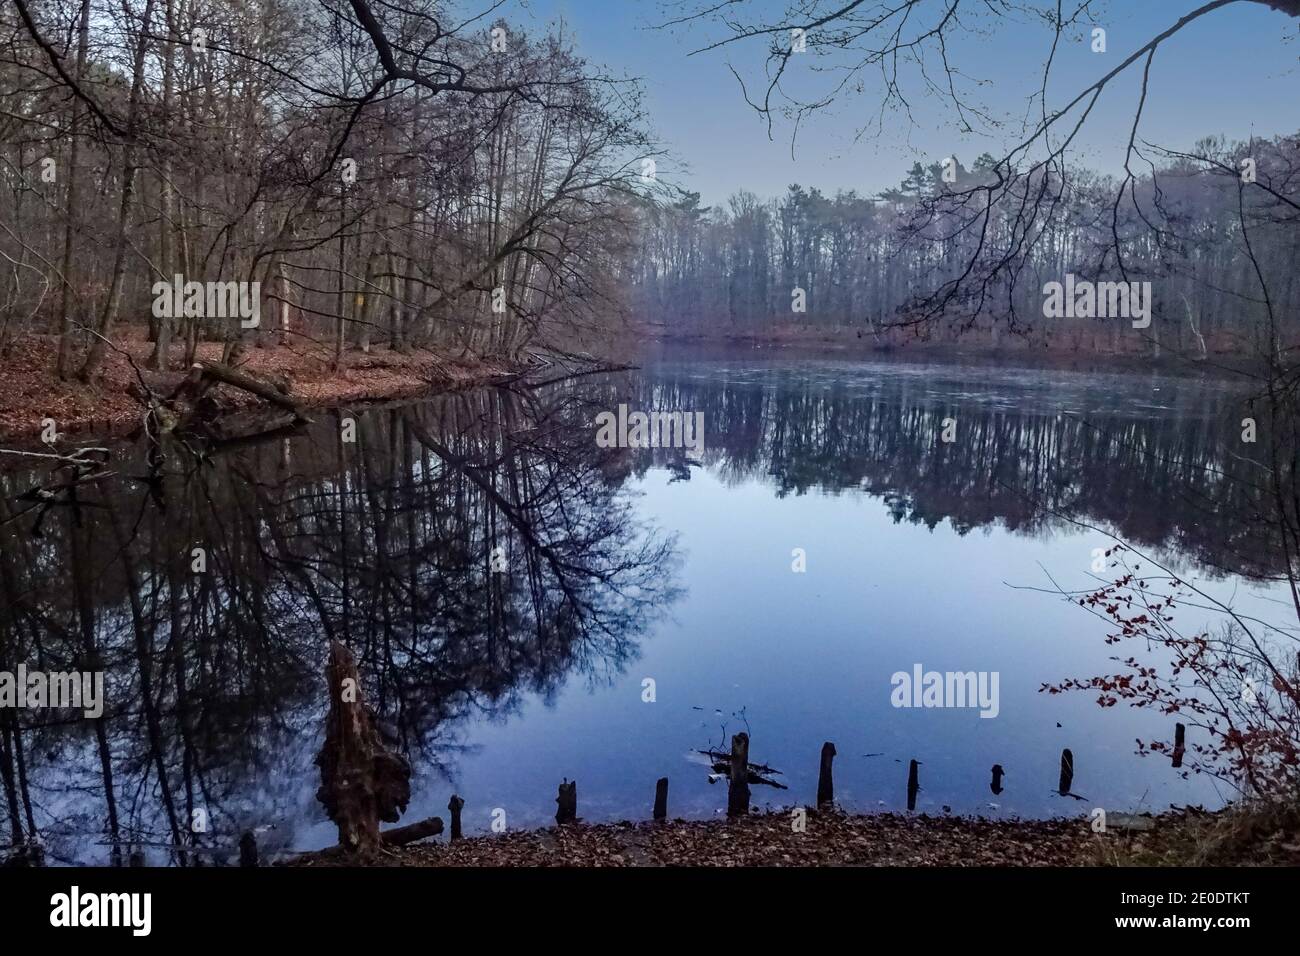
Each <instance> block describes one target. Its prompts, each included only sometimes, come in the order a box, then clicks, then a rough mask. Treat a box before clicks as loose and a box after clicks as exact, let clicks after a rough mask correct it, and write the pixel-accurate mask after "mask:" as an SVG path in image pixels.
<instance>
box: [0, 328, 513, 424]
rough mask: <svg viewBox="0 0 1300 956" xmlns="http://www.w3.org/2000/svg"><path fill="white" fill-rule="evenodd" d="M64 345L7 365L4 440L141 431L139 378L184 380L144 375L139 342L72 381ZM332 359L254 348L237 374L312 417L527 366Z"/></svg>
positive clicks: (445, 358) (0, 407) (39, 349)
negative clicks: (66, 376)
mask: <svg viewBox="0 0 1300 956" xmlns="http://www.w3.org/2000/svg"><path fill="white" fill-rule="evenodd" d="M57 347H58V346H57V341H56V339H55V338H54V337H52V336H30V337H28V338H27V339H25V340H24V341H23V342H22V343H21V344H19V345H17V346H15V347H14V348H12V349H11V350H10V352H9V354H8V355H7V356H5V357H3V358H0V382H3V384H4V389H3V394H0V442H6V443H27V444H33V443H37V442H40V441H41V440H42V432H43V431H44V430H45V428H46V421H47V420H52V421H53V422H54V425H55V428H56V430H57V432H58V434H59V435H60V436H63V435H65V434H66V435H69V436H72V435H75V436H77V437H78V438H81V439H90V438H96V439H99V438H103V439H111V438H121V437H124V436H126V435H128V434H130V433H131V432H132V431H134V430H135V429H136V428H138V427H139V426H140V420H141V416H142V414H143V412H144V411H145V409H144V407H143V406H142V404H141V402H140V401H139V400H138V399H137V398H135V397H132V394H131V392H132V391H133V390H135V389H138V384H137V383H138V379H139V377H141V376H143V377H144V380H145V382H146V383H147V384H148V385H149V387H150V388H151V389H154V390H156V391H170V390H171V389H172V388H174V387H175V386H176V385H177V384H178V383H179V382H180V381H181V380H182V379H183V378H184V377H185V374H186V373H185V372H183V371H174V372H168V373H158V372H148V371H144V369H145V366H146V361H147V359H148V355H149V351H150V350H151V349H152V345H151V344H150V343H149V342H147V341H145V339H144V337H143V336H137V337H133V338H130V339H127V340H125V341H123V342H122V343H121V344H120V345H119V346H118V348H117V349H114V350H112V351H110V352H109V353H108V355H107V356H106V358H105V360H104V366H103V373H102V375H101V376H100V377H99V378H98V379H97V380H96V381H95V382H93V383H91V384H89V385H83V384H81V383H79V382H77V381H75V380H73V381H68V382H64V381H61V380H60V379H59V378H57V377H56V375H55V374H54V355H55V353H56V350H57ZM221 350H222V343H220V342H211V343H205V344H203V345H201V346H200V347H199V350H198V354H197V359H198V360H200V361H206V362H215V361H217V360H219V359H220V357H221ZM332 359H333V353H332V351H331V350H330V349H329V347H328V346H325V345H319V344H316V343H312V342H305V341H304V342H297V343H294V344H289V345H273V346H268V347H266V348H254V349H249V350H248V351H247V352H245V353H244V354H243V355H242V356H241V357H240V359H239V360H238V362H237V363H236V367H237V368H238V369H239V370H240V371H241V372H245V373H249V374H251V375H254V376H259V377H267V378H272V379H275V380H278V381H282V382H287V384H288V385H289V387H290V389H291V394H292V397H293V399H294V400H295V401H296V402H297V404H298V405H300V406H301V407H302V408H304V409H307V408H320V407H324V406H331V405H341V404H345V403H363V402H371V401H382V400H388V399H397V398H407V397H414V396H419V395H423V394H435V393H438V392H444V391H453V390H457V389H462V388H473V387H476V386H480V385H487V384H490V383H492V382H493V381H498V380H500V379H503V378H507V377H509V376H512V375H515V374H517V373H518V372H519V370H520V368H521V366H520V365H519V364H518V363H514V362H508V361H505V360H502V359H488V358H470V357H466V358H459V357H452V356H450V355H446V354H440V353H439V352H437V351H431V350H426V349H411V350H407V351H395V350H392V349H389V348H387V347H385V346H374V347H372V348H371V349H370V351H369V352H362V351H360V350H352V351H349V352H347V353H345V354H344V357H343V365H342V367H341V368H340V369H338V370H335V369H334V368H333V367H332V364H331V363H332ZM132 362H134V363H135V367H133V365H132ZM220 401H221V403H222V405H223V407H225V408H227V409H228V410H231V411H235V410H240V409H246V408H252V407H254V406H256V405H258V404H259V401H260V400H259V399H258V398H257V397H256V396H254V395H251V394H249V393H247V392H243V391H239V390H235V389H231V388H226V387H223V388H221V397H220Z"/></svg>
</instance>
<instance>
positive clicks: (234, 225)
mask: <svg viewBox="0 0 1300 956" xmlns="http://www.w3.org/2000/svg"><path fill="white" fill-rule="evenodd" d="M440 17H441V14H440V13H439V7H438V6H437V5H434V4H417V5H416V6H415V7H413V8H411V9H406V8H398V7H393V6H389V5H384V6H382V7H381V6H379V5H375V7H374V10H372V9H371V6H370V5H368V4H366V3H363V2H360V0H357V2H354V3H348V2H346V0H339V2H324V3H318V2H315V0H278V2H274V3H246V2H242V0H142V2H138V3H137V2H131V3H126V4H114V3H101V2H97V0H76V2H63V0H57V2H46V0H17V2H16V4H14V5H9V4H6V6H5V8H4V10H3V12H0V107H2V109H0V182H2V183H3V192H2V193H0V256H3V259H4V263H5V266H6V268H5V269H4V270H3V279H0V288H2V289H3V291H2V293H0V354H3V353H4V352H5V351H6V350H10V349H13V348H14V347H15V346H16V345H19V344H21V343H23V342H24V339H25V337H27V336H28V335H29V334H30V333H34V332H35V333H45V334H49V335H57V337H58V345H57V373H58V375H59V377H60V378H63V379H73V378H75V379H78V380H81V381H83V382H85V381H90V380H91V379H92V378H94V376H95V375H96V372H97V370H99V368H100V366H101V363H102V362H103V360H104V357H105V353H106V352H108V351H109V350H110V349H112V348H113V347H114V343H115V342H116V341H117V340H119V339H120V338H126V339H130V338H131V337H133V336H134V337H144V338H147V340H148V341H149V342H150V343H151V347H150V349H149V350H148V353H147V365H148V367H149V368H150V369H155V370H165V369H167V368H168V367H171V366H176V365H189V364H190V363H191V362H192V361H193V360H194V357H195V354H196V350H197V348H198V346H199V343H200V342H220V343H221V348H222V352H221V355H222V359H223V360H224V361H230V359H231V357H232V355H235V356H236V357H237V356H238V354H239V353H240V351H241V350H245V349H248V348H250V347H262V346H266V345H269V344H275V343H281V344H283V343H289V344H298V345H302V344H304V343H307V342H310V343H313V344H315V345H316V346H318V347H322V348H326V349H328V350H329V351H330V352H331V354H332V356H333V360H334V363H335V365H337V364H338V363H339V362H340V361H341V360H342V357H343V355H344V353H345V351H351V350H358V351H360V352H361V353H368V352H369V351H370V350H371V349H372V347H374V346H378V345H384V346H387V347H389V348H391V349H393V350H397V351H405V350H409V349H412V348H437V349H442V350H445V351H446V352H449V353H456V354H466V353H470V354H475V355H478V354H485V353H491V354H502V355H511V356H514V355H519V354H520V353H522V352H523V351H524V350H525V349H527V348H528V347H529V346H530V345H531V344H533V343H540V342H549V343H551V344H556V345H559V344H562V343H563V342H566V341H572V340H576V339H580V338H581V336H582V335H583V334H584V333H585V332H589V331H591V330H593V329H595V328H597V327H603V326H604V325H605V324H606V318H605V313H606V311H607V302H608V300H609V299H610V297H611V294H612V290H611V288H610V279H609V277H610V276H611V275H612V274H614V273H615V272H616V270H615V268H614V262H615V260H616V259H617V258H618V257H619V256H620V255H622V254H624V252H625V248H626V241H627V238H628V231H627V228H626V227H627V224H628V222H629V220H630V217H629V215H628V211H627V210H628V208H629V204H630V202H631V200H632V198H633V196H634V195H635V191H636V189H637V188H639V187H640V170H641V166H640V159H641V158H643V157H646V156H649V155H651V154H652V153H653V152H654V145H653V143H652V142H651V140H650V134H649V133H648V131H647V126H646V123H645V122H644V117H643V116H642V115H641V112H640V109H639V106H638V91H637V89H636V86H635V84H633V83H630V82H626V81H620V80H616V79H612V78H610V77H607V76H604V75H602V74H601V73H600V72H598V71H597V70H595V69H594V68H593V67H591V66H590V65H589V64H587V63H586V62H584V61H583V60H582V58H581V57H580V56H579V54H578V53H577V52H576V51H575V50H574V49H573V48H572V45H571V44H570V43H569V41H568V40H567V39H566V37H565V35H564V32H563V29H562V28H561V27H558V26H557V27H556V28H555V29H553V30H551V31H550V32H545V33H538V34H536V35H525V34H523V33H519V32H514V30H512V28H511V27H509V26H508V25H507V24H506V23H505V22H504V21H495V22H493V21H490V20H482V21H478V22H475V21H474V20H472V19H471V21H470V22H468V23H448V22H445V21H443V20H442V19H440ZM394 51H398V53H400V55H401V56H402V57H403V59H404V61H406V60H409V65H408V64H405V63H404V65H402V66H400V67H399V65H398V64H397V62H396V61H395V59H394V57H395V55H397V54H395V52H394ZM177 275H180V276H183V277H184V278H185V279H186V280H190V281H198V282H204V281H209V282H211V281H221V282H231V281H235V282H244V283H250V284H251V283H253V282H257V283H259V287H258V288H259V289H260V295H261V297H262V302H261V309H260V312H261V316H262V321H261V323H260V326H259V327H257V328H253V329H249V328H243V327H241V326H240V325H239V324H237V323H234V322H230V321H222V320H220V319H219V318H218V317H213V316H205V315H201V314H199V315H196V314H192V313H193V312H195V311H200V310H190V311H189V312H187V313H186V314H183V315H179V316H170V315H155V314H154V312H158V311H166V310H158V309H151V308H150V305H151V304H152V303H153V301H154V296H153V293H152V292H151V289H152V288H153V286H154V283H156V282H158V281H164V282H168V283H170V282H172V281H173V277H174V276H177ZM494 292H495V295H494Z"/></svg>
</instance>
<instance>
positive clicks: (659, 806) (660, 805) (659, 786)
mask: <svg viewBox="0 0 1300 956" xmlns="http://www.w3.org/2000/svg"><path fill="white" fill-rule="evenodd" d="M655 819H656V820H667V819H668V778H667V777H660V778H659V782H658V783H656V784H655Z"/></svg>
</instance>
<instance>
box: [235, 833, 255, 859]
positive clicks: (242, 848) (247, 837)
mask: <svg viewBox="0 0 1300 956" xmlns="http://www.w3.org/2000/svg"><path fill="white" fill-rule="evenodd" d="M239 865H240V866H257V865H258V864H257V837H255V836H253V831H252V830H245V831H244V835H243V836H241V837H240V838H239Z"/></svg>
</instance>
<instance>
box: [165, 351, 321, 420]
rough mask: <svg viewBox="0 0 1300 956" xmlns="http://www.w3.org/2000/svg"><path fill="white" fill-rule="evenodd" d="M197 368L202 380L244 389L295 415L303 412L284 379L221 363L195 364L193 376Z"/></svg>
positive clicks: (191, 371) (192, 371) (203, 362)
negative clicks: (270, 377) (250, 372)
mask: <svg viewBox="0 0 1300 956" xmlns="http://www.w3.org/2000/svg"><path fill="white" fill-rule="evenodd" d="M195 368H198V369H201V377H202V378H205V379H211V380H212V381H214V382H220V383H221V384H223V385H231V386H233V387H235V388H239V389H243V390H244V391H245V392H249V393H251V394H253V395H256V396H257V397H258V398H263V399H265V400H266V401H268V402H270V403H271V404H272V405H279V406H280V407H281V408H284V409H287V410H288V411H291V412H294V413H295V414H297V413H300V412H301V411H302V403H301V402H299V401H298V400H297V399H296V398H294V397H293V396H291V395H290V394H289V383H288V382H286V381H284V380H283V379H278V380H277V379H269V378H268V379H263V378H259V377H258V376H256V375H251V374H249V373H248V372H244V371H242V370H240V369H237V368H232V367H231V366H229V365H223V364H222V363H221V362H207V361H198V362H195V363H194V365H192V366H190V373H191V375H193V373H194V369H195Z"/></svg>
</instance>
